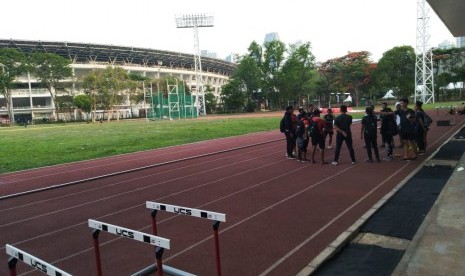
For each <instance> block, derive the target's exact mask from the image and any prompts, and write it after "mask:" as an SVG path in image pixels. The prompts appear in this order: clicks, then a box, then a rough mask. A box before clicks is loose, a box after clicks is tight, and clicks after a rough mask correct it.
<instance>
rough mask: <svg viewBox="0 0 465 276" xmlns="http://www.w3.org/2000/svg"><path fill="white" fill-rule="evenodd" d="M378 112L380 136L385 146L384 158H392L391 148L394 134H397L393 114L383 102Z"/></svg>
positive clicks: (389, 159)
mask: <svg viewBox="0 0 465 276" xmlns="http://www.w3.org/2000/svg"><path fill="white" fill-rule="evenodd" d="M381 106H382V108H383V109H381V111H380V112H379V113H380V120H381V129H380V132H381V136H382V138H383V139H382V141H384V144H385V148H386V160H388V161H391V160H392V149H393V148H394V136H395V135H397V134H398V129H397V124H396V118H395V116H396V115H395V114H394V112H393V111H392V109H391V108H389V107H387V103H383V104H382V105H381Z"/></svg>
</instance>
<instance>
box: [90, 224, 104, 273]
mask: <svg viewBox="0 0 465 276" xmlns="http://www.w3.org/2000/svg"><path fill="white" fill-rule="evenodd" d="M99 234H100V230H97V229H95V230H94V231H92V239H93V240H94V252H95V264H96V266H97V275H98V276H102V262H101V260H100V246H99V242H98V236H99Z"/></svg>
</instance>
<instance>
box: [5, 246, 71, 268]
mask: <svg viewBox="0 0 465 276" xmlns="http://www.w3.org/2000/svg"><path fill="white" fill-rule="evenodd" d="M5 248H6V254H8V255H10V256H11V258H12V259H10V260H9V261H8V266H9V268H10V275H11V276H14V275H16V263H17V260H20V261H22V262H24V263H25V264H27V265H29V266H31V267H33V268H35V269H37V270H38V271H40V272H42V273H45V274H47V275H50V276H72V275H71V274H69V273H67V272H65V271H63V270H61V269H59V268H57V267H55V266H53V265H51V264H49V263H47V262H45V261H43V260H41V259H39V258H37V257H35V256H33V255H31V254H29V253H27V252H25V251H23V250H20V249H18V248H16V247H14V246H11V245H9V244H6V246H5Z"/></svg>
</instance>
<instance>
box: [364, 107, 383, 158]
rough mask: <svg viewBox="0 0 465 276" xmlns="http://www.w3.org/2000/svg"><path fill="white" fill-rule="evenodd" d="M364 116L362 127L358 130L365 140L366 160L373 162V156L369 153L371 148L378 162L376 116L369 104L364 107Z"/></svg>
mask: <svg viewBox="0 0 465 276" xmlns="http://www.w3.org/2000/svg"><path fill="white" fill-rule="evenodd" d="M365 112H366V116H364V117H363V119H362V129H361V131H360V139H362V140H365V145H366V149H367V155H368V162H369V163H373V156H372V154H371V148H373V151H374V152H375V157H376V161H377V162H378V163H379V162H381V160H380V159H379V152H378V143H377V139H378V134H377V131H378V118H377V117H376V115H375V114H374V113H373V107H371V106H369V107H367V108H366V109H365Z"/></svg>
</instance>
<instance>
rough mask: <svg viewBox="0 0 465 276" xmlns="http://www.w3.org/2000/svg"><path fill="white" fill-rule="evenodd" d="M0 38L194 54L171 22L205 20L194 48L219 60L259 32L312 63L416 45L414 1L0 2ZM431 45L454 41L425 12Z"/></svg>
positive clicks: (184, 33)
mask: <svg viewBox="0 0 465 276" xmlns="http://www.w3.org/2000/svg"><path fill="white" fill-rule="evenodd" d="M0 7H1V9H0V38H2V39H10V38H11V39H24V40H44V41H49V40H51V41H60V42H64V41H67V42H83V43H95V44H112V45H118V46H134V47H143V48H152V49H159V50H169V51H176V52H183V53H193V51H194V42H193V37H194V35H193V31H192V29H177V28H176V24H175V16H176V15H182V14H192V13H209V14H212V15H213V16H214V25H215V26H214V27H212V28H200V29H199V38H200V48H201V49H202V50H208V51H211V52H216V53H217V54H218V57H219V58H224V57H226V56H227V55H229V54H231V53H238V54H244V53H246V51H247V48H248V46H249V45H250V43H251V42H252V41H256V42H258V43H259V44H262V43H263V41H264V37H265V34H266V33H270V32H277V33H278V34H279V36H280V39H281V41H283V42H284V43H286V44H292V43H295V42H296V41H299V40H301V41H303V42H310V43H311V45H312V52H313V54H314V55H315V57H316V60H317V61H326V60H327V59H330V58H334V57H339V56H343V55H345V54H347V52H349V51H352V52H354V51H369V52H371V53H372V60H373V61H378V59H379V58H380V57H381V56H382V54H383V53H384V52H385V51H387V50H389V49H391V48H393V47H395V46H401V45H411V46H412V47H414V48H415V44H416V21H417V20H416V17H417V0H287V1H277V0H268V1H258V0H255V1H254V0H248V1H245V0H236V1H222V0H199V1H194V0H169V1H160V0H159V1H157V0H132V1H127V0H120V1H108V0H106V1H104V0H40V1H39V0H3V1H2V2H1V4H0ZM430 26H431V28H430V33H431V40H430V44H431V46H434V47H436V46H437V45H438V43H441V42H443V41H444V40H449V41H451V42H454V43H455V39H454V38H453V36H452V35H451V34H450V32H449V31H448V30H447V28H446V27H445V26H444V24H443V23H442V22H441V21H440V19H438V17H437V16H436V14H435V13H434V11H432V10H431V12H430Z"/></svg>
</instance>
